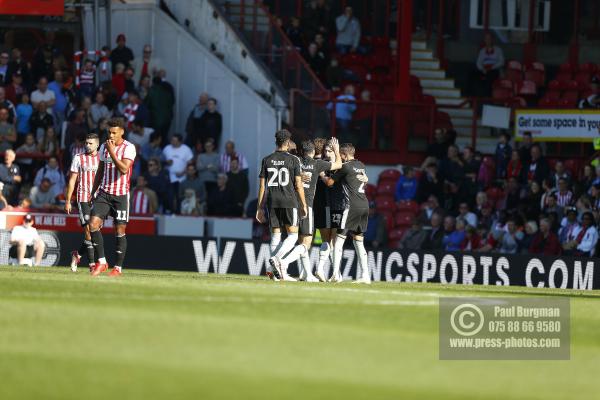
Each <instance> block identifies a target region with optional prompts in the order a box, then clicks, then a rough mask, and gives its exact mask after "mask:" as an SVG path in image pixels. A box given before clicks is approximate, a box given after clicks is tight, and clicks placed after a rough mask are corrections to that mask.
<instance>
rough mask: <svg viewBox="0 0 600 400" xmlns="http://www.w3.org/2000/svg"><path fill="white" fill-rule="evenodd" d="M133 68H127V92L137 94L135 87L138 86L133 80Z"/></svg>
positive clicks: (125, 75) (125, 74)
mask: <svg viewBox="0 0 600 400" xmlns="http://www.w3.org/2000/svg"><path fill="white" fill-rule="evenodd" d="M133 74H134V71H133V68H131V67H127V68H125V72H124V77H125V91H126V92H127V93H131V92H135V87H136V86H137V85H136V83H135V81H134V80H133Z"/></svg>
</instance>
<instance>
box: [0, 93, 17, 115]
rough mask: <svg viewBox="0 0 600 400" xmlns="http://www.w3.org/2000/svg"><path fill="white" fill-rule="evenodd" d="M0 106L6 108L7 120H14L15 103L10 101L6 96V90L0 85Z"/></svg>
mask: <svg viewBox="0 0 600 400" xmlns="http://www.w3.org/2000/svg"><path fill="white" fill-rule="evenodd" d="M0 108H6V109H7V110H8V122H10V123H11V124H12V123H14V122H15V105H14V104H13V103H12V101H10V100H8V99H7V98H6V91H5V90H4V87H2V86H0Z"/></svg>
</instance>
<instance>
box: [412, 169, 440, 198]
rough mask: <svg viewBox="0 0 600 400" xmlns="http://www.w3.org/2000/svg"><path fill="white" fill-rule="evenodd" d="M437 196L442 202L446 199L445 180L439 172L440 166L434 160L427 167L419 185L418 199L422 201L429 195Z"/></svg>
mask: <svg viewBox="0 0 600 400" xmlns="http://www.w3.org/2000/svg"><path fill="white" fill-rule="evenodd" d="M432 195H433V196H435V197H436V199H438V201H439V202H440V203H442V202H443V201H444V181H443V179H442V177H441V176H440V174H439V172H438V166H437V164H436V163H434V162H432V163H429V164H427V166H426V167H425V173H424V174H423V175H422V176H421V179H420V180H419V183H418V185H417V201H418V202H420V203H422V202H424V201H425V200H426V199H428V198H429V196H432Z"/></svg>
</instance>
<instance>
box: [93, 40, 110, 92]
mask: <svg viewBox="0 0 600 400" xmlns="http://www.w3.org/2000/svg"><path fill="white" fill-rule="evenodd" d="M102 51H103V52H104V54H105V56H106V57H107V58H108V60H107V61H106V69H103V68H98V67H99V66H100V64H101V63H102V61H101V60H98V61H97V63H96V71H97V72H98V83H99V84H100V86H102V85H103V84H105V83H106V82H111V81H112V74H113V63H112V61H111V60H110V55H111V52H110V47H109V46H102Z"/></svg>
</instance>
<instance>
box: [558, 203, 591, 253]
mask: <svg viewBox="0 0 600 400" xmlns="http://www.w3.org/2000/svg"><path fill="white" fill-rule="evenodd" d="M594 225H595V224H594V214H592V213H591V212H585V213H584V214H583V217H582V222H581V227H580V228H579V229H578V230H577V231H576V232H575V233H574V236H575V239H574V240H572V241H570V242H567V243H565V244H564V245H563V249H564V252H563V254H564V255H567V256H579V257H582V256H585V257H593V256H594V251H595V249H596V244H597V242H598V231H597V230H596V227H595V226H594Z"/></svg>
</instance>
